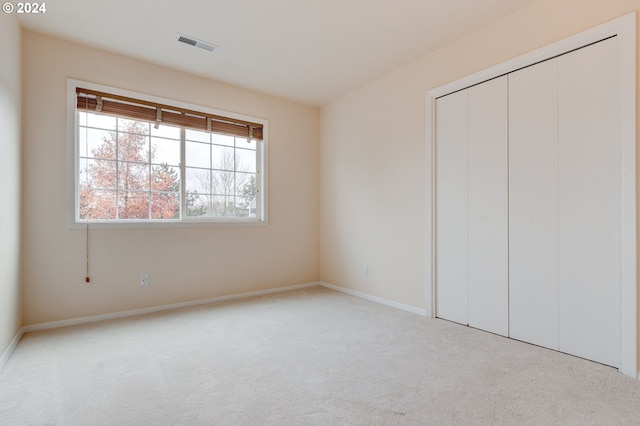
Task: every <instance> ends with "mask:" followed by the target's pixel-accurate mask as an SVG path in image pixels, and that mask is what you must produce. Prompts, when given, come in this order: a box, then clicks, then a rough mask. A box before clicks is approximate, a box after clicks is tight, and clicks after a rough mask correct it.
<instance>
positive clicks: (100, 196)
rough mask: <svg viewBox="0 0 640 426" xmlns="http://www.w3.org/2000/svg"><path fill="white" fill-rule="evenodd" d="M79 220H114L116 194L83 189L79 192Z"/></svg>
mask: <svg viewBox="0 0 640 426" xmlns="http://www.w3.org/2000/svg"><path fill="white" fill-rule="evenodd" d="M79 201H80V219H82V220H87V219H115V218H116V192H115V191H100V190H90V189H83V190H81V191H80V200H79Z"/></svg>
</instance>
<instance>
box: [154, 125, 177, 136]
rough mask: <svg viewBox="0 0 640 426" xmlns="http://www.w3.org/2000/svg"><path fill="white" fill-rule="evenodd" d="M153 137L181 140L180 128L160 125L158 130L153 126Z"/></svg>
mask: <svg viewBox="0 0 640 426" xmlns="http://www.w3.org/2000/svg"><path fill="white" fill-rule="evenodd" d="M151 136H161V137H163V138H171V139H180V127H174V126H167V125H160V126H159V127H158V128H157V129H156V128H155V126H153V125H152V126H151Z"/></svg>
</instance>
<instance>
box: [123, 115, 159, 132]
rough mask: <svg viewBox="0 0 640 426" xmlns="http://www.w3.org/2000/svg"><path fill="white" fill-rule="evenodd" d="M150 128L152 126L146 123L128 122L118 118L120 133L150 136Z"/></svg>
mask: <svg viewBox="0 0 640 426" xmlns="http://www.w3.org/2000/svg"><path fill="white" fill-rule="evenodd" d="M149 127H151V125H150V124H149V123H147V122H146V121H135V120H127V119H126V118H118V131H120V132H127V133H137V134H141V135H148V134H149Z"/></svg>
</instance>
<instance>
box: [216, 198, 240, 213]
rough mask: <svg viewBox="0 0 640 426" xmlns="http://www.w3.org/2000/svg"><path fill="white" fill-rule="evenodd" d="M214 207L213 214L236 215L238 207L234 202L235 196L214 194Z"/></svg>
mask: <svg viewBox="0 0 640 426" xmlns="http://www.w3.org/2000/svg"><path fill="white" fill-rule="evenodd" d="M212 207H213V210H212V215H213V216H233V215H235V211H236V207H235V205H234V202H233V197H223V196H214V197H213V206H212Z"/></svg>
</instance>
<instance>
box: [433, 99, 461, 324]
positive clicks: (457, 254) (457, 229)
mask: <svg viewBox="0 0 640 426" xmlns="http://www.w3.org/2000/svg"><path fill="white" fill-rule="evenodd" d="M436 106H437V116H436V132H437V135H436V138H437V146H436V174H437V175H436V182H437V183H436V185H437V187H436V223H437V225H436V235H437V237H436V252H437V258H436V274H437V278H436V280H437V291H436V303H437V305H436V306H437V316H438V317H439V318H444V319H447V320H451V321H455V322H458V323H461V324H465V325H467V324H468V322H469V321H468V320H469V314H468V312H469V304H468V302H469V288H468V268H467V238H468V232H467V209H468V200H467V199H468V183H467V178H468V175H467V125H468V123H467V91H466V90H463V91H461V92H457V93H453V94H451V95H448V96H445V97H443V98H440V99H438V100H437V101H436Z"/></svg>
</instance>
